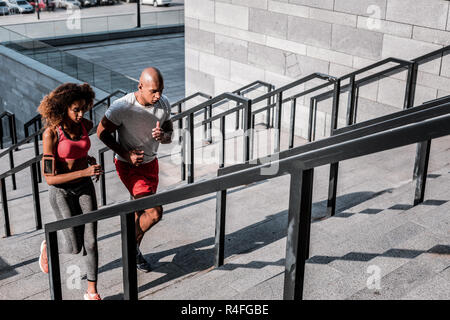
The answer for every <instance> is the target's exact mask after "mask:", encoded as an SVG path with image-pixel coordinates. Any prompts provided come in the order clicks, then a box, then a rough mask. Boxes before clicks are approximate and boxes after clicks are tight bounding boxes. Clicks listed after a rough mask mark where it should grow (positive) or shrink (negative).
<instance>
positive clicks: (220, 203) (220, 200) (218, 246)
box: [214, 190, 227, 268]
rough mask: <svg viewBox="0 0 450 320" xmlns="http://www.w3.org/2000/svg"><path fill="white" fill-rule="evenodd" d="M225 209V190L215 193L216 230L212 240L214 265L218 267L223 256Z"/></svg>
mask: <svg viewBox="0 0 450 320" xmlns="http://www.w3.org/2000/svg"><path fill="white" fill-rule="evenodd" d="M226 210H227V190H222V191H219V192H217V195H216V231H215V240H214V266H215V267H216V268H217V267H220V266H222V265H223V263H224V258H225V216H226Z"/></svg>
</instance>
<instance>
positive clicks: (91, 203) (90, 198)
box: [79, 181, 98, 293]
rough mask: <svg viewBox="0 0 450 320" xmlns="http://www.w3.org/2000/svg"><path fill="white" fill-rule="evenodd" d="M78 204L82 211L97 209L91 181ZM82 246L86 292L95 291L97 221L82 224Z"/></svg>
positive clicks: (84, 189)
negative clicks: (86, 283) (85, 265)
mask: <svg viewBox="0 0 450 320" xmlns="http://www.w3.org/2000/svg"><path fill="white" fill-rule="evenodd" d="M79 205H80V207H81V211H82V212H83V213H87V212H91V211H94V210H97V198H96V195H95V188H94V185H93V183H92V181H90V182H89V183H88V184H87V185H86V187H85V188H83V190H82V192H81V194H80V198H79ZM84 248H85V250H86V253H87V256H86V264H87V280H88V292H89V293H96V292H97V275H98V246H97V222H94V223H88V224H86V225H85V226H84Z"/></svg>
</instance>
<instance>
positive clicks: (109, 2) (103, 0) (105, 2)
mask: <svg viewBox="0 0 450 320" xmlns="http://www.w3.org/2000/svg"><path fill="white" fill-rule="evenodd" d="M99 3H100V5H101V6H103V5H112V4H115V3H116V2H115V1H114V0H99Z"/></svg>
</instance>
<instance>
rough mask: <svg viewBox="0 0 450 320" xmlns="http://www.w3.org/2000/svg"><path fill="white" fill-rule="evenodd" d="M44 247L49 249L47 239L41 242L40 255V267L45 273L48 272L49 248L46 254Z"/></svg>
mask: <svg viewBox="0 0 450 320" xmlns="http://www.w3.org/2000/svg"><path fill="white" fill-rule="evenodd" d="M44 247H45V249H47V243H46V242H45V240H43V241H42V243H41V254H40V255H39V268H41V271H42V272H43V273H48V260H47V250H45V254H44Z"/></svg>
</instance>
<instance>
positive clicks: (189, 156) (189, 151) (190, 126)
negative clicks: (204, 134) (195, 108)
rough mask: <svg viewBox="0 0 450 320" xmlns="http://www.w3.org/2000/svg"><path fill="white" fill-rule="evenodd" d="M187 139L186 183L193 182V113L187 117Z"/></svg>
mask: <svg viewBox="0 0 450 320" xmlns="http://www.w3.org/2000/svg"><path fill="white" fill-rule="evenodd" d="M188 129H189V139H187V141H186V142H187V144H188V147H187V148H186V151H187V173H188V181H187V182H188V183H193V182H194V113H190V114H189V118H188Z"/></svg>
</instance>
